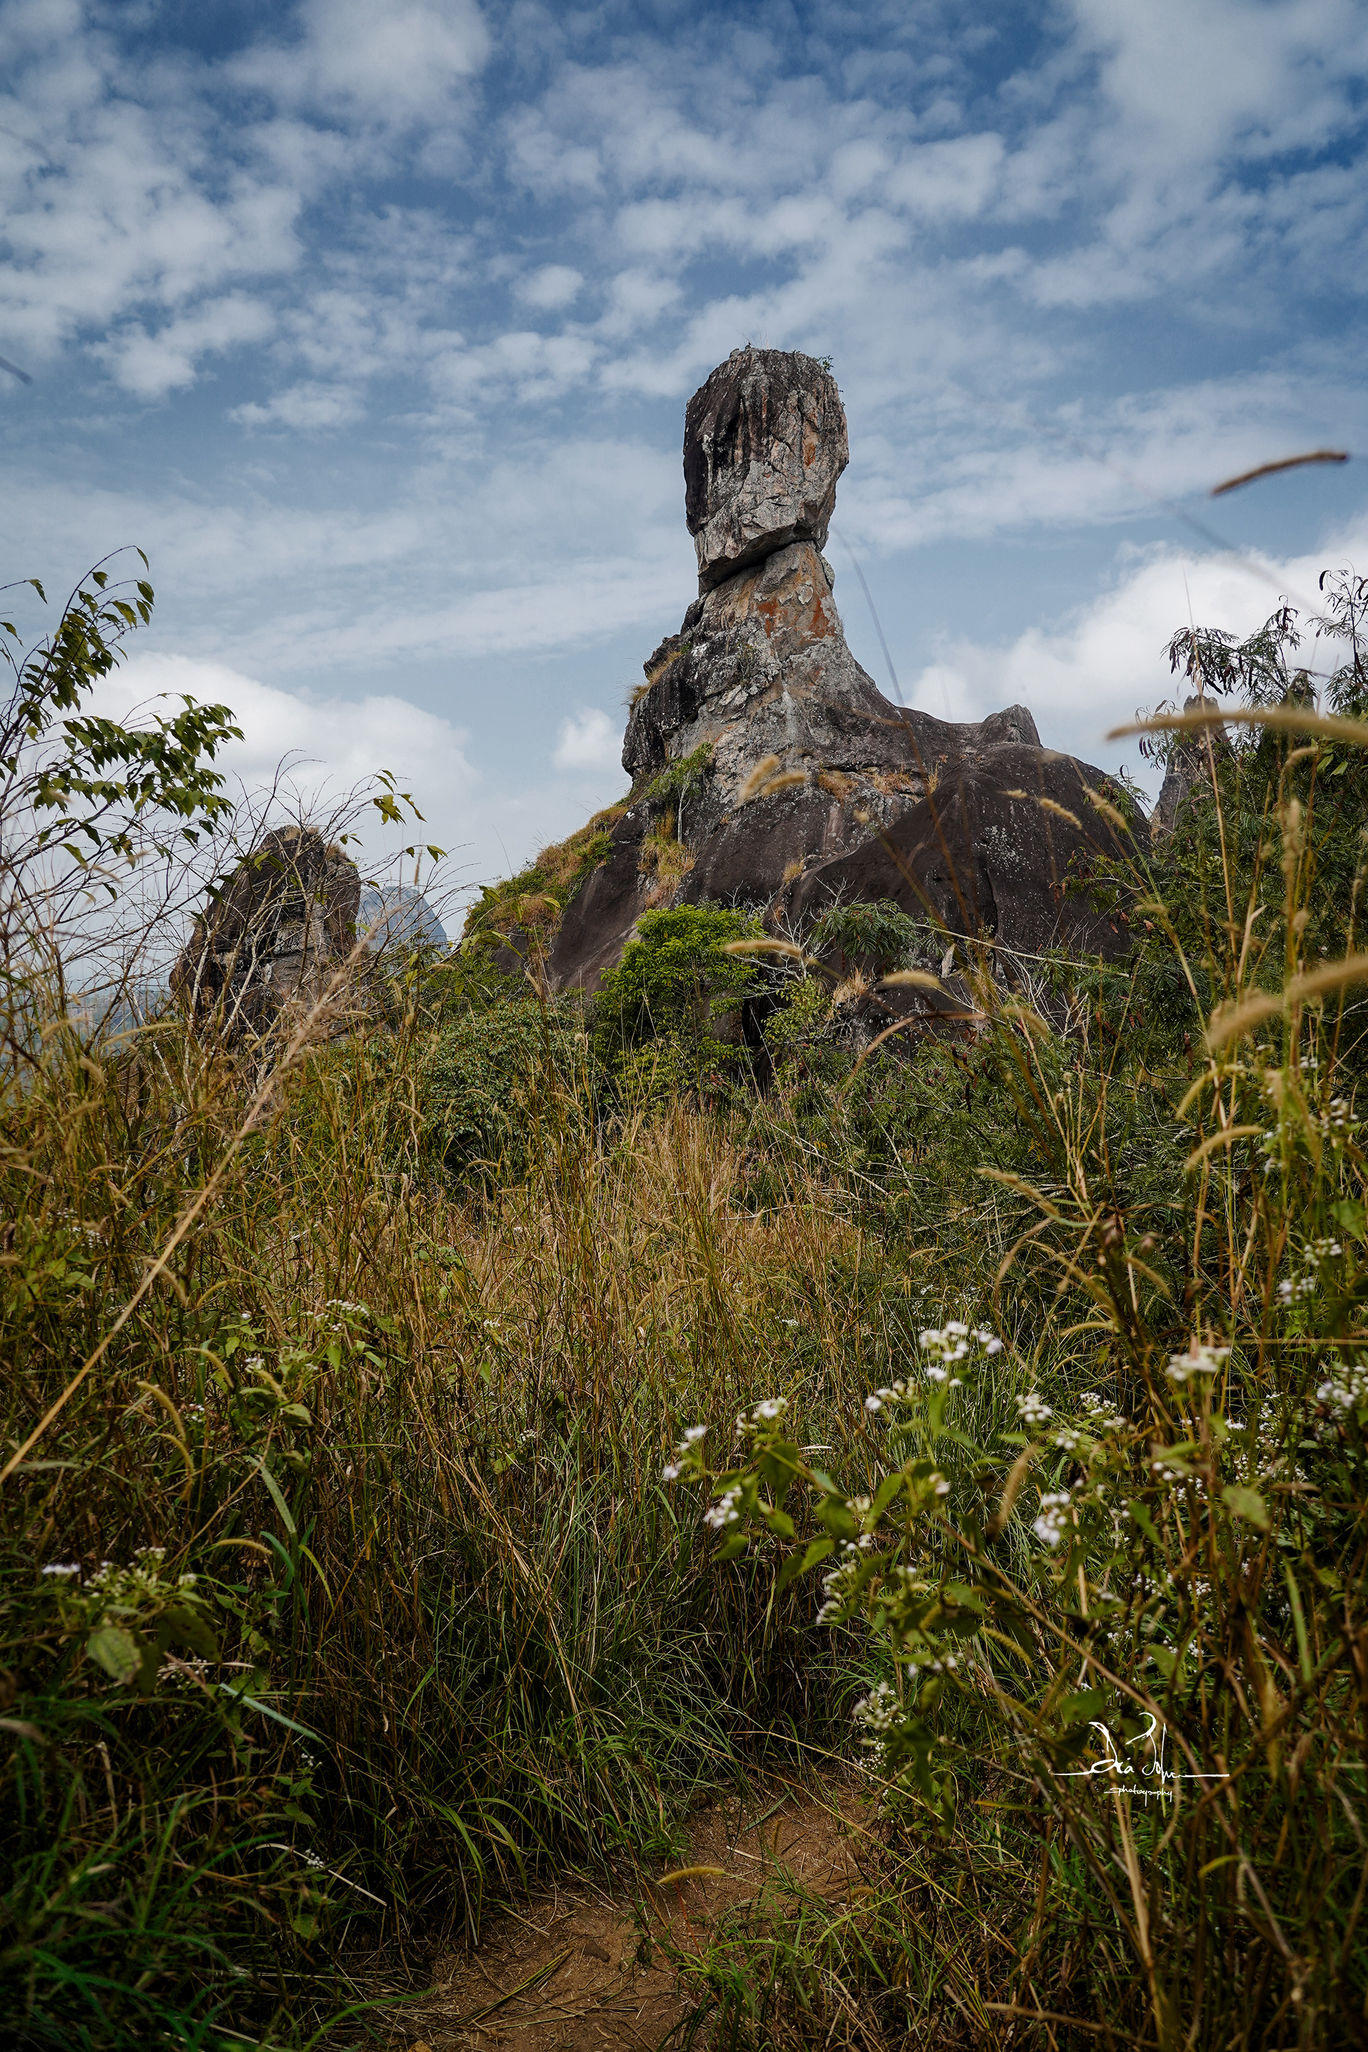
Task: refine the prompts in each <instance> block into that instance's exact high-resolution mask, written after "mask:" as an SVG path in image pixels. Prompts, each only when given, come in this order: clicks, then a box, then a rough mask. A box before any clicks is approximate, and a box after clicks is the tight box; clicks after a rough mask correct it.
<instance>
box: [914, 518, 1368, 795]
mask: <svg viewBox="0 0 1368 2052" xmlns="http://www.w3.org/2000/svg"><path fill="white" fill-rule="evenodd" d="M1356 561H1357V562H1363V561H1368V522H1365V523H1364V524H1363V525H1362V526H1360V527H1359V528H1358V529H1357V531H1350V532H1348V533H1345V534H1343V535H1341V536H1339V537H1337V538H1336V539H1335V540H1333V541H1331V542H1329V543H1327V545H1326V547H1325V549H1324V550H1323V551H1318V552H1317V553H1316V554H1315V555H1314V556H1301V557H1293V558H1290V559H1287V560H1284V561H1281V562H1262V561H1259V560H1257V559H1242V558H1235V557H1231V556H1224V557H1218V556H1202V557H1195V556H1191V555H1186V554H1180V553H1178V552H1176V551H1173V550H1163V551H1161V552H1156V553H1154V554H1151V555H1148V556H1146V557H1144V558H1142V559H1139V560H1137V559H1136V557H1135V556H1134V555H1133V554H1132V555H1130V556H1129V557H1128V558H1124V559H1123V561H1122V566H1121V567H1120V568H1119V570H1118V574H1117V575H1116V577H1115V580H1114V581H1113V583H1112V584H1111V586H1110V588H1108V589H1107V590H1104V591H1103V592H1101V593H1100V594H1099V595H1098V596H1096V597H1094V598H1092V599H1090V600H1089V601H1088V602H1087V603H1086V604H1084V605H1082V606H1080V607H1078V608H1076V609H1075V610H1074V611H1073V612H1071V613H1069V614H1068V615H1066V616H1065V617H1064V618H1063V619H1061V620H1058V621H1056V622H1055V623H1053V624H1051V625H1044V626H1033V627H1030V628H1028V629H1027V630H1026V632H1025V633H1023V634H1020V635H1018V636H1016V638H1015V639H1014V640H1012V641H1009V642H1006V643H1001V644H997V645H994V644H992V643H989V642H982V641H975V640H973V639H972V638H970V637H968V636H965V637H963V638H956V639H953V640H947V641H946V643H945V644H944V646H943V647H942V649H941V650H940V651H939V653H938V655H937V658H936V660H935V661H934V662H931V663H929V664H927V665H926V666H925V667H924V668H923V669H922V671H921V673H920V675H919V676H917V677H916V678H914V679H913V680H912V682H911V683H910V685H909V686H908V687H907V688H906V691H905V696H906V699H907V702H908V704H910V705H916V706H919V707H920V708H921V710H922V711H924V712H930V713H935V714H936V715H937V717H938V718H941V719H959V720H965V719H982V718H983V717H984V715H985V714H987V713H990V712H995V711H997V710H998V709H999V708H1000V707H1002V706H1007V705H1026V706H1029V707H1030V709H1031V711H1032V712H1033V713H1034V714H1035V716H1036V722H1037V724H1038V726H1039V727H1040V730H1041V737H1042V739H1043V740H1044V741H1045V742H1046V743H1047V745H1050V746H1054V747H1062V748H1067V749H1069V750H1071V751H1073V752H1075V753H1077V754H1079V755H1081V756H1083V757H1084V758H1085V759H1088V760H1091V761H1094V762H1100V763H1102V764H1104V765H1107V766H1111V765H1114V764H1116V763H1119V762H1121V761H1123V760H1124V761H1127V762H1129V763H1130V765H1131V767H1132V768H1134V769H1137V770H1139V771H1141V773H1142V775H1148V776H1149V780H1150V781H1151V782H1153V778H1152V774H1150V773H1148V772H1146V771H1145V770H1144V768H1143V765H1142V763H1141V761H1140V757H1139V754H1138V750H1137V747H1136V744H1135V743H1134V742H1130V743H1117V742H1109V741H1108V740H1107V738H1106V737H1107V734H1108V732H1109V731H1110V730H1111V729H1112V728H1114V727H1117V726H1120V725H1122V724H1124V723H1125V722H1127V721H1129V720H1132V719H1133V718H1134V717H1135V716H1136V713H1137V712H1138V711H1142V710H1152V709H1153V708H1154V707H1155V706H1157V705H1158V704H1159V703H1160V702H1161V701H1163V700H1165V699H1170V698H1177V699H1181V698H1182V696H1183V695H1184V693H1185V692H1186V690H1187V689H1188V688H1189V687H1188V686H1187V685H1186V684H1185V682H1184V680H1183V679H1182V678H1181V677H1178V678H1174V677H1172V676H1171V675H1170V673H1169V667H1168V663H1167V662H1166V660H1165V657H1164V650H1165V648H1166V646H1167V644H1168V642H1169V640H1170V638H1171V636H1172V635H1173V634H1174V633H1176V632H1177V630H1178V629H1179V628H1181V627H1184V626H1187V625H1188V624H1189V623H1190V622H1191V623H1194V624H1196V625H1197V626H1199V627H1221V628H1224V629H1226V630H1227V631H1228V632H1231V633H1234V634H1238V635H1240V636H1244V635H1247V634H1251V633H1253V631H1254V630H1255V628H1257V627H1260V626H1262V624H1263V622H1264V621H1265V620H1266V619H1267V618H1268V617H1269V615H1270V614H1271V613H1272V612H1273V611H1274V610H1275V609H1276V607H1277V605H1278V603H1279V601H1280V599H1281V598H1282V597H1283V596H1286V597H1288V598H1289V599H1290V600H1291V602H1292V604H1293V605H1294V606H1296V607H1297V608H1298V610H1299V612H1300V613H1301V616H1302V620H1303V623H1306V622H1307V621H1308V619H1309V617H1310V616H1311V615H1314V614H1315V613H1316V612H1317V610H1318V605H1319V601H1318V591H1317V582H1316V580H1317V578H1318V577H1319V575H1320V572H1321V570H1322V569H1323V568H1324V567H1325V566H1326V565H1334V564H1337V563H1340V562H1356ZM1308 632H1309V630H1308ZM1341 659H1342V658H1339V657H1336V656H1335V655H1334V653H1333V647H1331V646H1330V645H1324V644H1322V645H1319V646H1318V645H1317V643H1316V641H1315V639H1314V635H1313V634H1312V635H1311V637H1310V638H1309V639H1308V640H1307V641H1306V642H1305V643H1304V644H1303V647H1302V649H1301V651H1300V652H1299V660H1304V661H1306V662H1307V663H1308V664H1309V665H1310V666H1311V667H1312V668H1313V669H1325V668H1327V667H1329V666H1330V665H1331V664H1332V663H1333V662H1336V661H1338V660H1341Z"/></svg>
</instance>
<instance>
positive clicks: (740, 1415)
mask: <svg viewBox="0 0 1368 2052" xmlns="http://www.w3.org/2000/svg"><path fill="white" fill-rule="evenodd" d="M787 1409H788V1398H787V1397H783V1396H777V1397H762V1399H761V1400H760V1402H759V1403H758V1404H756V1405H755V1406H754V1407H753V1408H752V1410H751V1412H750V1415H749V1416H747V1414H746V1413H745V1412H744V1411H738V1412H737V1414H736V1436H737V1438H738V1439H740V1438H742V1437H744V1435H745V1434H746V1433H748V1432H761V1431H763V1430H764V1428H765V1426H766V1425H772V1424H773V1423H774V1421H775V1419H776V1418H782V1417H783V1415H784V1413H785V1411H786V1410H787Z"/></svg>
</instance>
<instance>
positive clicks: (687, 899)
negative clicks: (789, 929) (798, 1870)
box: [547, 349, 1146, 989]
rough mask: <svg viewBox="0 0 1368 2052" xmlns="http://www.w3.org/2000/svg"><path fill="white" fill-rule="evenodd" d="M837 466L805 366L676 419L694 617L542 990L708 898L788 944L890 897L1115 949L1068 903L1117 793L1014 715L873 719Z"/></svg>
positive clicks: (1118, 805) (655, 682) (895, 713)
mask: <svg viewBox="0 0 1368 2052" xmlns="http://www.w3.org/2000/svg"><path fill="white" fill-rule="evenodd" d="M846 461H847V443H846V423H845V414H844V410H843V408H842V406H841V401H840V395H839V393H838V392H837V389H836V386H835V383H834V381H833V380H832V378H831V375H830V373H829V372H828V371H827V370H826V369H825V367H824V366H823V365H821V364H819V363H817V362H815V361H814V360H813V358H811V357H808V356H802V355H798V354H796V353H789V352H786V351H782V350H769V349H743V350H735V351H733V353H732V355H731V356H730V357H729V358H728V360H727V362H726V363H724V364H721V365H719V366H718V368H717V369H716V370H715V371H714V372H713V373H712V376H711V377H710V378H709V379H708V380H707V382H706V383H705V384H704V385H703V386H702V387H701V389H700V390H699V391H698V392H696V393H695V394H694V396H693V398H692V399H691V400H690V402H689V406H688V410H687V413H686V416H685V432H684V477H685V504H686V515H687V519H688V525H689V529H690V532H691V533H692V535H693V537H694V543H695V547H696V550H697V554H698V582H699V596H698V598H697V599H696V600H695V601H694V603H693V604H692V605H691V606H690V607H689V609H688V611H687V613H686V614H685V616H684V621H683V625H682V626H681V628H680V630H679V632H678V633H677V634H672V635H670V636H669V637H668V638H667V639H666V640H665V641H663V642H662V643H661V644H660V646H659V648H657V649H656V651H655V653H654V654H653V655H652V656H651V657H650V658H649V659H648V660H647V662H646V665H645V672H646V681H645V683H644V685H643V686H641V687H640V688H639V690H638V692H637V694H636V696H635V698H634V700H633V704H632V708H631V714H630V717H629V719H628V723H627V734H626V739H625V742H624V744H623V751H622V761H623V767H624V768H625V769H626V770H627V771H628V773H629V775H630V776H631V778H632V783H633V790H632V797H631V801H630V802H629V804H628V807H627V809H626V811H625V813H624V814H623V816H622V817H621V819H620V820H619V821H618V822H617V823H616V825H615V826H614V828H613V831H612V834H611V836H610V841H609V846H608V849H607V853H606V855H605V858H604V859H603V861H602V862H601V863H600V864H599V866H598V867H597V868H596V869H595V870H594V871H593V872H592V874H591V875H590V876H589V878H588V880H587V881H586V882H585V884H584V885H583V887H582V888H581V889H580V891H579V892H578V895H577V896H576V897H575V898H574V899H573V900H572V902H571V903H570V905H569V907H568V909H567V910H566V912H565V915H564V917H563V918H562V920H561V922H560V926H559V930H558V932H557V934H556V937H555V940H554V943H553V945H552V948H551V951H550V955H549V959H548V963H547V969H548V973H549V977H550V980H551V983H552V985H553V986H554V987H556V988H560V989H571V988H574V989H592V988H593V987H594V986H595V985H596V984H597V982H598V979H599V977H600V976H601V975H602V973H603V971H604V970H605V969H606V968H608V967H610V966H611V965H612V964H613V963H614V962H615V961H616V960H617V958H618V956H619V955H620V954H621V952H622V949H623V947H624V946H625V944H626V942H627V940H628V939H629V938H630V936H631V933H632V931H633V928H634V926H635V924H636V921H637V919H638V918H639V917H640V915H641V913H642V911H644V910H646V909H648V908H649V907H651V906H654V905H660V904H685V903H697V902H699V901H700V900H702V899H712V900H720V901H722V902H723V903H728V904H739V903H745V904H749V905H755V906H762V907H764V908H766V909H767V911H768V912H769V914H770V916H771V918H772V920H773V921H774V922H776V923H778V924H790V925H799V926H801V924H802V923H803V922H804V921H806V920H808V919H810V918H811V917H812V916H814V915H815V914H816V913H817V912H819V911H820V910H821V909H822V908H823V907H824V906H825V905H829V904H830V903H832V902H833V901H839V900H841V899H852V898H854V899H883V898H890V899H893V900H895V901H896V902H897V903H898V904H900V905H902V906H904V907H905V908H906V909H908V910H909V911H913V912H916V913H919V914H923V915H928V916H931V917H933V918H934V919H935V920H936V921H937V922H938V923H940V924H942V925H943V926H945V927H946V928H948V929H949V930H950V931H951V932H952V933H961V934H966V933H967V934H977V933H979V932H981V931H986V932H987V933H989V934H992V935H995V936H996V937H997V939H998V940H999V941H1000V942H1002V943H1003V944H1005V945H1006V946H1008V947H1016V948H1018V949H1024V950H1030V951H1033V952H1034V951H1038V950H1040V949H1042V948H1044V947H1046V946H1049V945H1053V944H1062V945H1066V946H1069V947H1073V948H1077V949H1083V950H1086V951H1088V952H1099V951H1100V952H1104V953H1105V952H1116V951H1119V950H1121V949H1123V948H1124V947H1125V945H1126V936H1125V933H1124V929H1123V926H1122V925H1121V924H1120V923H1118V922H1117V921H1116V920H1115V919H1111V918H1107V917H1105V916H1103V915H1102V914H1101V913H1099V912H1097V911H1096V910H1095V909H1094V908H1093V907H1092V906H1091V905H1090V904H1089V903H1088V901H1087V899H1086V897H1084V896H1082V895H1079V894H1078V893H1075V892H1070V891H1069V889H1068V888H1067V887H1068V885H1069V884H1070V882H1071V881H1072V880H1073V879H1075V878H1078V877H1079V876H1080V875H1081V874H1082V873H1083V872H1084V871H1085V870H1086V868H1087V866H1088V865H1089V864H1090V863H1092V862H1094V861H1095V860H1096V859H1097V857H1098V856H1100V855H1116V854H1118V853H1120V852H1121V850H1122V840H1121V839H1120V838H1119V837H1118V834H1117V832H1116V830H1115V828H1114V826H1113V824H1112V823H1111V818H1114V817H1115V816H1116V813H1117V812H1118V811H1120V812H1132V813H1133V812H1134V807H1133V805H1132V803H1131V801H1130V800H1129V799H1128V798H1127V796H1126V794H1124V793H1123V792H1122V791H1121V790H1120V789H1119V788H1118V787H1117V786H1116V785H1115V784H1114V783H1113V781H1112V779H1111V778H1109V777H1108V776H1106V775H1105V773H1104V772H1103V771H1101V770H1094V769H1089V768H1087V767H1086V766H1084V765H1082V764H1079V763H1077V762H1075V761H1074V760H1073V759H1072V757H1069V756H1064V755H1058V754H1055V753H1053V752H1052V751H1050V750H1047V749H1045V748H1042V746H1041V744H1040V736H1039V734H1038V733H1037V731H1036V726H1035V722H1034V720H1033V719H1032V717H1031V715H1030V713H1029V712H1028V711H1027V710H1026V708H1025V707H1024V706H1011V707H1009V708H1008V709H1007V710H1006V711H1004V712H999V713H994V714H993V715H992V716H991V718H989V719H985V720H981V721H978V722H973V723H965V724H956V723H953V722H949V721H945V720H938V719H934V718H932V717H931V715H930V714H928V713H922V712H917V711H914V710H912V709H911V708H909V707H906V706H898V705H894V704H893V703H892V702H891V701H890V700H889V699H887V698H885V697H884V695H883V693H882V692H881V691H880V690H879V689H878V687H877V685H876V684H875V683H874V680H873V679H872V678H871V677H870V676H869V675H868V674H867V672H866V671H865V670H863V669H862V668H861V667H860V665H859V663H857V662H856V660H855V658H854V656H853V655H852V654H851V652H850V650H849V648H848V647H847V646H846V639H845V634H844V631H843V629H842V626H841V620H840V615H839V614H838V612H837V610H836V605H835V601H834V599H833V597H832V585H833V581H834V580H833V575H832V571H831V567H830V565H829V564H828V562H827V561H826V559H825V557H824V556H823V555H822V553H821V550H822V544H823V543H824V541H825V540H826V535H827V529H828V526H829V524H830V520H831V515H832V509H833V507H834V505H835V496H836V484H837V480H838V479H839V477H840V475H841V472H842V471H843V470H844V468H845V465H846ZM757 786H758V787H759V795H754V793H755V791H756V788H757ZM1097 800H1100V801H1101V804H1100V806H1099V804H1098V803H1097V802H1096V801H1097ZM1109 813H1110V814H1111V818H1109V816H1108V815H1109ZM1134 831H1135V833H1136V836H1137V838H1139V839H1140V840H1141V842H1142V843H1143V842H1144V841H1145V839H1146V827H1145V823H1144V821H1143V819H1142V818H1139V817H1138V816H1137V817H1136V818H1135V820H1134Z"/></svg>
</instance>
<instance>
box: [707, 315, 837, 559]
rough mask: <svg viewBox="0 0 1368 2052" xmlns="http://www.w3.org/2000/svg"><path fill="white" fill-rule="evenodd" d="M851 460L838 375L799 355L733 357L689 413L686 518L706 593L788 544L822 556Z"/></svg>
mask: <svg viewBox="0 0 1368 2052" xmlns="http://www.w3.org/2000/svg"><path fill="white" fill-rule="evenodd" d="M849 461H850V451H849V447H848V445H847V442H846V421H845V408H844V407H843V406H842V405H841V395H840V393H839V392H838V391H837V389H836V380H835V379H834V378H833V377H832V375H831V373H830V371H828V370H826V369H825V368H824V367H823V366H822V365H821V364H820V363H818V362H817V361H816V359H815V358H814V357H811V356H800V355H799V354H798V353H797V352H796V351H791V350H785V349H734V350H733V351H732V353H731V355H730V356H729V357H728V358H727V361H726V362H725V363H720V364H719V365H718V366H717V369H716V370H715V371H714V372H713V374H712V376H711V377H710V378H709V379H708V381H707V383H706V384H705V385H702V386H700V388H699V389H698V391H697V392H695V393H694V395H693V398H692V399H691V400H690V401H689V404H688V409H687V411H686V413H685V415H684V515H685V518H686V520H687V521H688V523H689V533H690V534H691V535H692V536H693V538H694V547H695V549H696V550H697V551H698V588H699V590H700V591H711V590H712V588H713V586H714V585H716V584H721V583H723V582H724V581H725V580H726V579H727V578H728V577H733V576H735V574H736V572H737V571H738V570H743V569H744V568H745V567H746V565H747V564H748V563H758V562H760V561H762V560H763V559H764V558H765V557H766V556H768V555H772V554H773V552H774V550H775V549H779V548H782V547H783V546H784V545H785V543H787V542H793V541H810V542H813V543H815V544H816V546H817V547H818V548H819V549H820V548H821V547H822V546H823V545H824V544H825V542H826V538H827V529H828V527H829V526H830V525H831V513H832V508H833V507H834V506H835V504H836V481H837V479H838V478H839V477H840V475H841V472H842V471H843V470H844V469H845V467H846V464H847V463H848V462H849Z"/></svg>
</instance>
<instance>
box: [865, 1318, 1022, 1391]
mask: <svg viewBox="0 0 1368 2052" xmlns="http://www.w3.org/2000/svg"><path fill="white" fill-rule="evenodd" d="M918 1344H919V1345H920V1347H921V1350H922V1352H923V1353H924V1354H925V1355H927V1356H928V1359H927V1361H926V1364H925V1367H926V1379H927V1381H928V1382H948V1383H949V1384H950V1387H951V1388H952V1389H956V1388H958V1387H959V1385H960V1383H961V1382H962V1381H963V1377H962V1376H959V1375H956V1374H955V1373H954V1370H955V1367H956V1365H957V1364H958V1363H959V1362H961V1361H967V1360H968V1358H969V1352H970V1347H971V1344H972V1345H973V1346H974V1347H977V1348H981V1349H982V1351H983V1352H984V1354H986V1355H993V1354H1000V1353H1001V1352H1002V1341H1001V1340H1000V1339H998V1338H997V1337H996V1335H995V1334H993V1333H991V1332H985V1331H983V1329H982V1327H980V1326H968V1325H966V1324H965V1323H964V1321H963V1320H962V1319H959V1318H952V1319H950V1320H949V1322H948V1323H947V1324H945V1325H942V1326H929V1327H928V1328H927V1330H926V1331H925V1332H923V1333H919V1334H918ZM879 1394H880V1396H883V1394H884V1392H883V1391H882V1390H880V1392H879Z"/></svg>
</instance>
